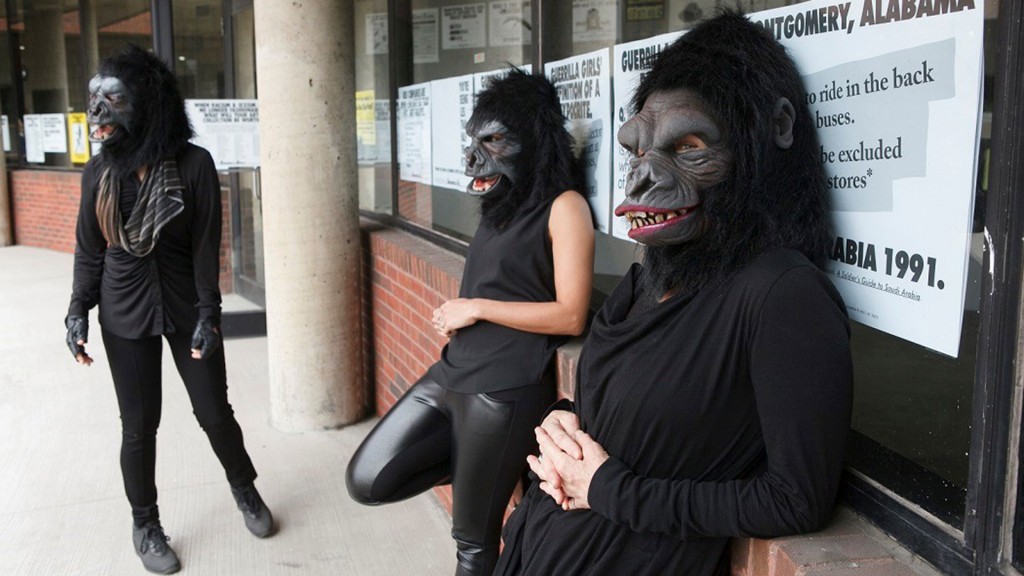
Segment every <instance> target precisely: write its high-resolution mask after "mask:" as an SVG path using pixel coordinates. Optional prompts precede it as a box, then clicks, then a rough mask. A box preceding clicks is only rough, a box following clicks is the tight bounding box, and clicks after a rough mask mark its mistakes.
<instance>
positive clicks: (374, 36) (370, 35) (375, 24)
mask: <svg viewBox="0 0 1024 576" xmlns="http://www.w3.org/2000/svg"><path fill="white" fill-rule="evenodd" d="M366 53H367V54H370V55H374V54H387V53H388V15H387V13H385V12H377V13H374V14H367V15H366Z"/></svg>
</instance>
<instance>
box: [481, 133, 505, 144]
mask: <svg viewBox="0 0 1024 576" xmlns="http://www.w3.org/2000/svg"><path fill="white" fill-rule="evenodd" d="M504 139H505V135H504V134H500V133H499V134H491V135H490V136H487V137H485V138H484V142H501V141H503V140H504Z"/></svg>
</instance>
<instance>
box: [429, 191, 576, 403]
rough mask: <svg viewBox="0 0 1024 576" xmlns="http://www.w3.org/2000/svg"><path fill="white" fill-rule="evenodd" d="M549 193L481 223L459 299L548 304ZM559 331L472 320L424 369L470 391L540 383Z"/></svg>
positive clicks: (551, 294)
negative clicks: (506, 219)
mask: <svg viewBox="0 0 1024 576" xmlns="http://www.w3.org/2000/svg"><path fill="white" fill-rule="evenodd" d="M553 202H554V199H550V200H547V201H544V202H540V203H538V204H535V205H533V206H529V207H526V208H524V210H523V212H521V213H520V214H519V215H518V216H516V217H515V218H514V219H513V220H512V222H510V223H509V224H508V225H507V226H505V227H504V228H502V229H501V230H497V229H495V228H492V227H491V226H488V225H487V224H486V223H485V222H481V223H480V226H479V228H478V229H477V232H476V236H474V237H473V240H472V241H471V242H470V244H469V253H468V254H467V256H466V266H465V268H464V270H463V272H462V286H461V287H460V288H459V297H460V298H488V299H492V300H500V301H503V302H553V301H554V300H555V265H554V259H553V257H552V253H551V238H550V237H549V235H548V219H549V218H550V216H551V205H552V203H553ZM564 341H565V337H562V336H547V335H544V334H535V333H532V332H524V331H522V330H516V329H515V328H509V327H507V326H501V325H499V324H494V323H493V322H485V321H481V322H477V323H475V324H473V325H472V326H467V327H465V328H462V329H460V330H459V331H458V332H457V333H456V334H455V336H453V337H452V339H451V341H450V342H449V343H448V344H447V345H446V346H445V347H444V350H442V351H441V359H440V360H439V361H438V362H437V363H435V364H434V365H433V366H431V367H430V371H429V374H430V376H431V377H432V378H434V380H435V381H436V382H437V383H438V384H440V385H441V386H444V387H445V388H447V389H448V390H453V391H455V392H461V393H467V394H481V393H487V392H497V391H500V390H508V389H511V388H519V387H522V386H530V385H535V384H540V383H541V382H542V378H541V377H542V375H543V373H544V370H545V369H546V368H547V367H548V366H549V365H550V363H551V359H552V357H553V356H554V353H555V349H556V348H558V346H559V345H560V344H561V343H562V342H564Z"/></svg>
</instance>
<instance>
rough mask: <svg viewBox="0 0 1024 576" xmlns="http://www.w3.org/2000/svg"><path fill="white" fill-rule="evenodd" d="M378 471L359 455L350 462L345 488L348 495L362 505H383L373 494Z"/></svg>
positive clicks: (346, 473)
mask: <svg viewBox="0 0 1024 576" xmlns="http://www.w3.org/2000/svg"><path fill="white" fill-rule="evenodd" d="M377 473H378V470H376V469H375V468H373V467H371V466H370V465H369V464H368V463H367V462H364V461H363V459H362V458H360V457H359V454H356V455H355V456H353V457H352V459H351V460H349V463H348V467H347V468H346V469H345V487H346V488H347V489H348V495H349V496H350V497H351V498H352V499H353V500H355V501H356V502H358V503H360V504H365V505H367V506H375V505H377V504H380V503H381V500H380V499H379V498H375V497H374V494H373V485H374V483H375V482H376V480H377Z"/></svg>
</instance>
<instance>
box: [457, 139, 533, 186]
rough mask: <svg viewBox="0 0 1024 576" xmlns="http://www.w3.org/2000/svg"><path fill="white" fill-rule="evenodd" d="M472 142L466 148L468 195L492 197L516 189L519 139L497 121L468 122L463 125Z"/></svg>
mask: <svg viewBox="0 0 1024 576" xmlns="http://www.w3.org/2000/svg"><path fill="white" fill-rule="evenodd" d="M466 133H467V134H469V137H470V139H471V140H472V143H471V144H470V145H469V146H467V147H466V149H465V155H466V176H469V177H470V178H472V179H473V180H472V181H471V182H470V183H469V185H467V186H466V191H467V192H469V193H470V194H475V195H485V194H493V195H495V196H497V195H500V194H503V193H507V192H508V189H509V188H511V187H512V186H515V184H516V182H517V178H516V160H517V159H518V157H519V153H520V152H521V151H522V146H521V145H520V144H519V139H518V138H517V137H516V136H515V134H513V133H512V132H511V131H510V130H509V129H508V128H507V127H506V126H505V125H504V124H502V123H501V122H500V121H498V120H489V121H485V122H476V123H474V122H469V123H468V124H467V125H466Z"/></svg>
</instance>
